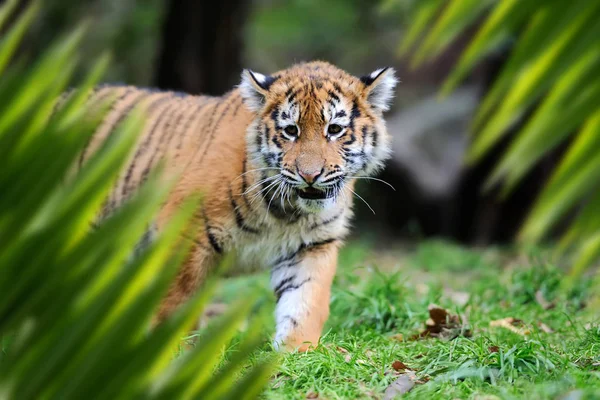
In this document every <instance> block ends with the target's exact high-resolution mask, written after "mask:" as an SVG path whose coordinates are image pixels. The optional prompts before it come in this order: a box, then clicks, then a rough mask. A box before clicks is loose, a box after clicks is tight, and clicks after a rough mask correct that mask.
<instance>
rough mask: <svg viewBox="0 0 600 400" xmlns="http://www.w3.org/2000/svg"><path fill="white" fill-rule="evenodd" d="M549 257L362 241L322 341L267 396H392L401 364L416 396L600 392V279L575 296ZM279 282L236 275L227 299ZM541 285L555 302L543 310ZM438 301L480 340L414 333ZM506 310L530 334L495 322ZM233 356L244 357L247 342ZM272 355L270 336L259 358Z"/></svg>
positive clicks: (291, 362) (292, 361) (344, 267)
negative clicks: (599, 305)
mask: <svg viewBox="0 0 600 400" xmlns="http://www.w3.org/2000/svg"><path fill="white" fill-rule="evenodd" d="M548 259H549V257H548V256H547V255H546V254H545V252H542V251H536V252H530V254H529V255H528V256H524V255H523V254H522V253H519V252H510V251H497V250H487V251H472V250H466V249H464V248H460V247H457V246H454V245H451V244H448V243H444V242H440V241H429V242H425V243H423V244H422V245H420V246H418V247H417V248H416V249H413V250H409V251H406V250H403V251H399V252H398V253H397V254H395V253H394V252H384V254H383V255H382V252H370V251H369V249H368V248H365V247H364V246H359V245H352V244H351V245H349V246H347V247H346V250H345V251H344V253H343V255H342V257H341V262H340V268H339V272H338V276H337V278H336V281H335V283H334V290H333V297H332V303H331V317H330V319H329V321H328V323H327V326H326V330H325V335H324V336H323V338H322V341H321V345H320V346H319V347H318V349H316V350H315V351H313V352H310V353H305V354H287V355H284V356H283V357H282V363H281V366H280V367H279V372H278V374H277V375H275V376H274V377H273V378H272V380H271V383H270V386H269V387H268V389H267V390H266V392H265V393H264V394H263V397H264V398H266V399H279V398H297V399H303V398H307V396H309V397H314V396H315V395H318V396H319V398H327V399H336V398H342V399H345V398H383V393H384V391H385V389H386V387H387V386H388V385H389V384H390V383H391V382H392V381H394V380H395V379H397V377H398V374H399V373H398V372H396V371H394V370H393V368H392V363H393V362H394V361H397V360H398V361H402V362H403V363H405V364H406V365H407V366H408V367H410V368H412V369H414V370H415V373H416V376H417V378H418V379H419V382H423V383H422V384H417V385H416V386H415V388H414V389H413V390H412V391H410V392H409V393H408V394H406V395H404V396H405V397H404V398H408V399H429V398H448V399H456V398H459V399H477V398H478V399H484V398H485V399H495V398H501V399H505V398H506V399H513V398H514V399H554V398H560V396H562V395H565V394H568V393H570V392H571V391H573V390H582V392H581V393H579V392H578V393H579V394H581V397H576V398H581V399H585V398H590V399H595V398H600V324H599V322H600V313H598V312H594V310H593V309H592V306H590V305H588V302H589V301H590V296H591V295H592V293H593V291H592V290H591V287H590V286H591V284H590V283H589V282H590V280H589V279H587V280H583V281H582V282H581V283H579V284H577V285H576V286H575V287H574V288H573V289H572V290H571V291H570V292H569V293H567V294H565V293H563V292H562V291H561V290H560V283H561V281H562V280H563V279H564V273H563V272H562V271H561V270H560V269H559V268H557V267H555V266H553V265H552V264H550V263H548V262H547V261H546V260H548ZM267 284H268V279H267V275H258V276H252V277H246V278H235V279H229V280H226V281H225V282H223V283H222V287H221V290H220V292H219V297H220V298H221V300H222V301H225V302H228V301H229V300H230V299H232V298H234V297H235V296H236V294H238V293H240V291H241V290H242V289H244V288H248V287H257V288H259V290H264V291H265V292H267V291H268V289H267ZM538 291H539V292H540V293H541V294H542V295H543V297H544V299H546V301H547V302H549V303H554V304H555V306H554V307H553V308H550V309H545V308H544V307H542V305H540V302H539V301H537V300H536V292H538ZM467 294H468V298H467ZM538 296H539V294H538ZM431 303H435V304H438V305H440V306H442V307H444V308H446V309H448V310H449V311H451V312H452V313H454V314H459V315H464V316H466V317H467V320H468V327H469V328H470V329H471V332H472V336H471V337H468V338H467V337H458V338H456V339H454V340H450V341H443V340H440V339H435V338H427V339H421V340H411V339H410V338H411V336H413V335H415V334H418V333H419V332H421V331H422V330H423V328H424V323H425V321H426V320H427V318H428V311H427V307H428V305H429V304H431ZM506 317H514V318H518V319H520V320H522V321H523V322H524V324H525V326H524V329H527V330H529V331H530V333H529V334H528V335H521V334H518V333H515V332H513V331H511V330H509V329H506V328H502V327H490V322H491V321H494V320H499V319H502V318H506ZM270 324H272V321H269V323H266V324H265V330H268V329H271V330H272V329H273V328H272V326H271V325H270ZM540 324H545V326H544V328H546V327H549V328H550V329H551V330H552V331H553V332H552V333H547V332H545V331H544V329H543V328H542V327H541V326H540ZM266 327H269V328H266ZM241 336H243V334H242V335H241ZM496 350H497V351H496ZM227 351H228V352H229V354H231V355H234V354H235V352H236V345H235V344H234V345H232V346H231V347H230V348H229V349H228V350H227ZM271 352H272V349H271V348H270V345H269V344H267V343H265V344H264V346H263V350H262V352H261V353H259V354H258V356H256V360H259V359H261V358H262V357H266V356H267V355H268V354H269V353H271ZM571 394H572V393H571ZM484 396H488V397H484ZM494 396H495V397H494ZM574 398H575V397H574Z"/></svg>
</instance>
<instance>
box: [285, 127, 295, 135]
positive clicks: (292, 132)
mask: <svg viewBox="0 0 600 400" xmlns="http://www.w3.org/2000/svg"><path fill="white" fill-rule="evenodd" d="M284 131H285V133H287V134H288V135H290V136H297V135H298V127H297V126H296V125H288V126H286V127H285V129H284Z"/></svg>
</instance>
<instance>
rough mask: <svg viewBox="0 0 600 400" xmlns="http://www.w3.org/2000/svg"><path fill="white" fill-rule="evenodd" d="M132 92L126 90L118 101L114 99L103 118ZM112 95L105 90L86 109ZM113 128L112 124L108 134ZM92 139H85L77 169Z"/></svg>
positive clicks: (129, 89) (130, 89) (108, 90)
mask: <svg viewBox="0 0 600 400" xmlns="http://www.w3.org/2000/svg"><path fill="white" fill-rule="evenodd" d="M132 91H133V88H128V89H126V90H125V93H123V94H122V95H121V96H120V97H119V98H118V99H116V100H115V101H114V102H113V104H112V105H111V110H110V111H109V112H108V113H106V115H105V116H104V118H106V117H108V116H109V115H110V113H112V111H114V110H115V108H116V106H117V104H118V103H119V102H120V101H122V100H123V99H124V98H125V97H126V96H128V95H129V94H130V93H131V92H132ZM113 93H114V92H113V91H112V90H110V89H107V90H106V93H103V94H102V95H99V96H98V97H96V98H95V99H94V102H93V103H92V104H89V105H88V108H90V109H91V108H93V107H94V105H96V104H98V103H99V102H101V101H102V100H105V99H106V98H107V97H109V96H110V95H111V94H113ZM88 102H89V100H88ZM113 128H114V124H113V126H112V127H111V128H110V130H109V132H111V131H112V129H113ZM95 133H97V131H96V132H95ZM92 137H93V135H91V136H90V137H89V138H88V139H87V141H86V143H85V145H84V146H83V149H82V150H81V154H80V155H79V162H78V163H77V165H78V168H81V165H82V164H83V161H84V160H85V157H86V155H87V151H88V149H89V146H90V144H91V142H92Z"/></svg>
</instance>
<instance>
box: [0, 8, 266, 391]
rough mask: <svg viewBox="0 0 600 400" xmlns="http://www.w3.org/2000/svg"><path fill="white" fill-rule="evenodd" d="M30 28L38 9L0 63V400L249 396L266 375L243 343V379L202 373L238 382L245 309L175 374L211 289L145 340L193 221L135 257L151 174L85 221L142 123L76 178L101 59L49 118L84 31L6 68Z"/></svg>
mask: <svg viewBox="0 0 600 400" xmlns="http://www.w3.org/2000/svg"><path fill="white" fill-rule="evenodd" d="M14 4H15V2H10V3H9V6H14ZM6 7H7V6H5V7H4V8H2V9H1V10H0V24H1V23H2V22H3V21H5V20H6V18H7V15H8V14H9V12H10V10H9V9H8V8H6ZM7 10H8V11H7ZM34 15H35V8H30V9H29V10H27V11H25V13H24V14H23V16H22V17H21V18H20V19H19V20H18V21H17V22H16V23H15V25H14V26H13V28H12V29H11V30H10V31H9V32H8V33H7V36H6V37H5V38H4V40H2V41H1V42H0V61H2V62H3V63H4V65H6V66H8V69H6V70H5V71H4V72H3V75H2V79H1V80H0V186H1V187H2V196H0V293H2V296H1V298H0V337H2V346H3V350H4V346H5V343H9V344H8V347H7V349H6V354H3V355H2V362H1V363H0V393H1V394H0V397H2V398H5V399H37V398H62V399H80V398H97V399H102V398H107V399H117V398H132V397H140V396H144V395H145V394H149V393H152V388H154V387H155V385H156V382H162V383H163V384H164V385H165V387H166V388H176V393H181V394H185V395H186V396H188V397H195V398H202V397H204V396H203V393H204V392H205V391H207V394H210V393H213V394H214V393H217V392H218V393H220V394H222V395H224V396H226V395H228V394H230V393H232V390H238V388H241V389H242V390H243V391H244V393H258V392H259V391H260V390H261V388H262V387H263V386H264V384H265V383H266V381H267V379H268V376H267V375H266V374H265V371H267V369H268V368H271V366H272V363H271V362H267V364H265V365H259V366H256V367H250V362H249V360H248V355H250V354H252V353H253V351H254V349H255V348H256V345H257V343H258V342H257V340H256V337H249V340H248V341H243V342H242V344H241V346H242V348H243V349H244V353H243V355H244V357H241V358H235V361H236V362H239V363H241V364H242V365H244V366H247V368H246V371H245V372H247V375H243V376H242V378H240V379H241V380H242V381H240V382H234V381H232V380H227V379H224V378H223V376H221V375H219V374H214V371H213V370H214V366H215V365H217V364H219V363H223V365H224V368H225V370H230V371H237V370H238V366H237V365H235V366H230V365H229V364H227V363H226V362H223V359H222V348H223V347H224V346H227V345H228V342H229V339H230V338H231V337H232V336H233V335H235V334H236V332H237V330H236V329H237V327H238V326H239V323H240V322H241V321H242V320H246V319H247V318H248V313H249V306H248V305H247V306H246V307H245V308H243V307H242V308H240V307H238V308H237V309H235V313H232V314H230V316H229V317H228V319H226V320H225V322H223V323H221V324H219V325H216V326H213V327H211V328H210V330H209V332H210V334H211V337H214V338H215V339H214V340H211V341H207V342H206V343H198V345H197V346H196V348H195V349H194V350H193V351H191V352H190V353H189V354H188V355H186V356H184V357H180V359H179V360H176V361H175V362H174V361H173V360H172V359H173V354H174V349H175V348H176V347H177V345H178V343H180V341H181V338H182V336H183V335H184V333H185V332H186V331H187V330H188V329H189V328H190V326H191V325H192V323H193V322H194V321H195V320H196V319H197V317H198V315H199V313H200V312H201V310H202V308H203V307H204V305H205V304H206V303H207V302H208V301H209V299H210V295H211V293H212V292H211V290H210V287H208V288H205V289H204V290H203V291H201V292H199V293H198V295H196V296H195V297H194V298H193V299H192V300H191V301H190V302H188V303H187V304H185V305H184V306H183V307H182V308H181V309H180V310H179V311H178V312H176V313H175V314H174V315H172V316H171V317H170V318H169V319H168V320H167V321H166V322H165V323H164V324H162V325H160V326H159V327H158V328H156V329H154V330H149V325H150V323H151V319H152V317H153V315H154V313H155V311H156V307H157V305H158V303H159V302H160V300H161V299H162V297H163V296H164V294H165V292H166V291H167V289H168V287H169V285H170V282H171V281H172V279H173V277H174V274H175V273H176V271H177V266H178V265H179V264H180V262H181V261H182V260H183V258H184V257H185V256H186V254H187V250H188V249H189V246H190V244H191V243H190V241H188V240H183V239H182V237H184V236H189V235H193V229H192V227H191V226H190V216H191V215H192V214H193V213H194V212H195V211H196V210H197V207H198V201H199V200H198V199H190V200H189V201H188V202H187V203H185V204H184V205H183V206H182V207H181V208H180V211H179V213H178V214H177V215H176V216H175V217H174V218H173V219H172V220H171V222H170V223H169V224H168V225H167V227H165V228H164V229H163V230H161V233H160V235H159V237H158V238H157V239H156V240H155V241H154V242H153V244H152V245H150V246H149V247H148V248H146V249H144V250H142V251H135V250H136V246H137V244H138V242H139V240H140V238H141V237H142V236H143V235H144V232H145V231H146V230H147V229H148V226H149V225H150V224H151V223H152V222H153V221H154V219H155V218H156V213H157V211H158V210H159V209H160V207H161V205H162V203H163V202H164V199H165V196H166V195H167V193H168V189H169V187H168V185H165V184H164V183H160V184H159V182H162V181H163V180H162V179H159V177H158V174H159V172H160V171H157V172H156V173H153V174H150V176H149V177H148V179H147V182H146V183H145V185H144V186H143V187H142V188H141V189H140V190H139V191H138V193H137V195H135V196H134V197H133V198H132V199H131V200H129V201H128V203H127V204H125V205H124V206H122V207H121V208H119V209H118V210H117V211H116V212H114V213H113V214H112V215H111V216H110V217H107V218H106V219H104V220H102V221H96V219H97V216H98V215H99V213H100V211H101V208H102V205H103V203H104V201H105V200H106V198H107V196H108V195H109V193H110V192H111V190H112V188H113V185H114V182H115V180H116V179H117V178H118V175H119V171H120V169H121V167H122V166H123V165H125V163H126V162H127V160H128V159H129V156H130V154H131V150H132V148H133V146H134V145H135V143H136V140H137V134H138V132H139V130H140V127H141V126H142V122H143V117H142V115H143V114H142V112H141V111H142V110H134V111H133V112H132V113H131V115H130V116H129V117H128V118H126V119H125V120H124V121H123V122H122V123H121V124H120V125H119V126H118V127H117V129H116V131H115V132H114V133H113V134H112V135H110V137H109V138H108V139H107V140H106V141H105V142H104V143H103V145H102V146H101V147H100V149H99V150H97V151H96V152H95V153H94V154H93V155H92V156H91V157H90V159H89V160H88V161H86V163H85V164H84V165H83V166H81V168H79V167H77V164H78V163H77V161H78V158H79V155H80V152H81V149H82V148H83V147H84V145H85V143H86V142H87V140H88V139H89V138H90V135H91V134H92V133H93V132H94V131H95V129H96V127H97V124H98V122H99V121H100V120H101V119H102V117H103V116H104V112H105V110H106V106H107V104H108V103H107V104H102V105H101V106H100V107H97V110H96V111H94V112H93V115H89V114H90V112H91V110H90V109H88V108H87V106H86V105H85V101H86V99H87V96H88V94H89V91H90V90H91V88H92V87H93V86H94V85H95V83H96V82H97V79H98V78H99V77H100V76H101V75H102V72H103V71H104V70H105V69H106V66H107V64H108V60H109V58H108V57H106V56H105V57H102V58H100V59H99V60H98V62H97V64H96V66H95V68H94V69H93V70H92V71H91V72H90V74H89V75H88V76H87V77H86V78H85V79H84V80H83V83H82V84H81V85H80V88H79V90H77V91H74V92H71V93H70V94H69V95H68V96H65V97H63V98H62V99H61V100H59V103H58V104H59V106H58V107H57V98H58V97H59V94H60V93H62V92H63V91H64V90H65V89H66V88H67V87H68V84H69V83H70V81H71V76H72V71H73V69H74V68H75V66H76V65H77V51H76V50H77V48H78V46H79V43H80V41H81V38H82V37H83V30H81V29H80V30H78V31H76V32H75V33H73V34H71V35H68V36H66V37H65V38H64V39H63V40H61V41H60V42H57V43H56V44H55V45H53V46H52V47H51V49H49V50H48V51H47V52H46V53H45V54H44V55H42V56H41V57H40V58H39V60H38V61H37V62H36V63H35V64H34V65H32V66H26V64H14V63H10V62H9V61H10V56H11V55H12V54H14V51H15V48H16V47H15V46H16V44H17V43H18V41H19V39H20V38H21V37H22V36H23V34H24V32H25V30H26V28H27V26H28V24H29V23H30V22H31V20H32V18H33V16H34ZM0 66H2V63H0ZM0 70H1V68H0ZM51 115H52V118H51V119H50V116H51ZM77 170H78V171H77ZM92 225H94V227H93V228H92ZM246 301H247V300H246ZM248 304H253V301H250V302H248ZM5 338H10V340H5ZM213 345H214V346H213ZM211 346H212V347H211ZM244 376H251V377H253V379H252V380H243V379H244ZM197 377H200V378H201V379H198V380H196V378H197ZM213 378H214V379H215V380H213ZM208 382H214V384H215V385H217V383H220V384H219V385H217V386H211V385H209V384H208ZM232 386H234V387H235V389H232Z"/></svg>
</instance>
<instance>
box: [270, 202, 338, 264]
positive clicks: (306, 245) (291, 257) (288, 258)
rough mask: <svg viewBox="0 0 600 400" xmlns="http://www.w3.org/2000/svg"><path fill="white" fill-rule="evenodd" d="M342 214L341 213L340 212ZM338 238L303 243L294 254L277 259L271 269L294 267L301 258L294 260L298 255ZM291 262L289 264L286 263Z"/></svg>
mask: <svg viewBox="0 0 600 400" xmlns="http://www.w3.org/2000/svg"><path fill="white" fill-rule="evenodd" d="M340 215H341V213H340ZM337 240H338V239H337V238H329V239H325V240H321V241H318V242H312V243H302V244H301V245H300V247H298V249H297V250H296V251H294V252H293V253H292V254H289V255H287V256H283V257H281V258H279V259H277V261H275V263H274V266H273V269H271V273H273V272H275V271H277V270H279V269H281V268H283V267H286V266H287V267H293V266H295V265H296V264H298V263H299V260H294V259H295V258H296V257H298V256H300V255H301V254H302V253H304V252H307V251H310V250H313V249H315V248H317V247H321V246H325V245H327V244H330V243H334V242H336V241H337ZM286 264H289V265H286Z"/></svg>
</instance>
